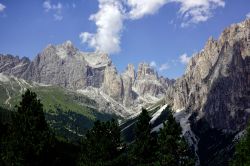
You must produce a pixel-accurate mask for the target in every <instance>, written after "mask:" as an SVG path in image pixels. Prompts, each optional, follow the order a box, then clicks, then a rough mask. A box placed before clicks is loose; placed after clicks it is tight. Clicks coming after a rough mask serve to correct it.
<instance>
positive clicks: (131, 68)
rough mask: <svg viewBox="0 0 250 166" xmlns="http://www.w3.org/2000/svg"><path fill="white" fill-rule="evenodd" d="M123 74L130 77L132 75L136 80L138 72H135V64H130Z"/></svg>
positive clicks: (133, 79)
mask: <svg viewBox="0 0 250 166" xmlns="http://www.w3.org/2000/svg"><path fill="white" fill-rule="evenodd" d="M123 75H126V76H128V77H130V78H131V79H132V82H134V81H135V78H136V74H135V67H134V65H133V64H128V66H127V68H126V70H125V72H124V74H123Z"/></svg>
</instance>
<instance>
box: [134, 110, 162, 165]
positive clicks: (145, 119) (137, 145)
mask: <svg viewBox="0 0 250 166" xmlns="http://www.w3.org/2000/svg"><path fill="white" fill-rule="evenodd" d="M150 119H151V117H150V116H149V114H148V111H147V110H146V109H142V112H141V114H140V115H139V117H138V120H137V122H136V128H135V136H136V138H135V141H134V142H133V144H132V145H131V147H130V150H129V159H130V164H131V165H152V164H153V162H154V160H155V151H156V148H157V147H156V145H157V142H156V141H157V140H156V138H155V137H154V136H153V135H152V134H151V124H150Z"/></svg>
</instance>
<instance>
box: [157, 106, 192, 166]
mask: <svg viewBox="0 0 250 166" xmlns="http://www.w3.org/2000/svg"><path fill="white" fill-rule="evenodd" d="M165 111H168V119H167V121H166V122H165V123H164V127H163V128H162V129H160V133H159V137H158V144H159V149H158V152H157V157H158V161H157V162H156V163H155V165H157V166H192V165H194V160H193V156H192V155H191V154H192V153H191V152H190V150H189V148H188V145H187V143H186V142H185V140H184V138H183V137H181V131H182V129H181V126H180V125H179V124H178V123H177V122H176V121H175V118H174V116H173V114H172V111H171V110H170V108H169V107H167V108H166V110H165Z"/></svg>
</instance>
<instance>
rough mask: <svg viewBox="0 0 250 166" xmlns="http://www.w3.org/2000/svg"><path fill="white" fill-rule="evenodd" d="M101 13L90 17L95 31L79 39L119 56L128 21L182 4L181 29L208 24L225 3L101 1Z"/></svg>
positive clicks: (201, 0)
mask: <svg viewBox="0 0 250 166" xmlns="http://www.w3.org/2000/svg"><path fill="white" fill-rule="evenodd" d="M98 2H99V10H98V12H97V13H95V14H93V15H91V16H90V17H89V20H90V21H93V22H95V24H96V27H97V29H96V32H95V33H90V32H82V33H81V34H80V35H79V36H80V39H81V40H82V43H86V44H87V45H88V46H89V47H90V48H94V49H95V50H96V51H102V52H106V53H110V54H114V53H118V52H119V51H120V50H121V48H120V43H121V34H122V30H123V25H124V21H125V20H137V19H141V18H143V17H145V16H147V15H153V14H155V13H156V12H158V11H159V9H160V8H161V7H163V6H164V5H167V4H169V3H177V4H179V7H180V9H179V11H178V13H179V14H180V15H181V18H182V24H181V26H182V27H187V26H189V25H190V24H198V23H200V22H205V21H207V20H208V19H209V18H211V17H212V16H213V10H214V9H216V8H218V7H224V6H225V2H224V0H98Z"/></svg>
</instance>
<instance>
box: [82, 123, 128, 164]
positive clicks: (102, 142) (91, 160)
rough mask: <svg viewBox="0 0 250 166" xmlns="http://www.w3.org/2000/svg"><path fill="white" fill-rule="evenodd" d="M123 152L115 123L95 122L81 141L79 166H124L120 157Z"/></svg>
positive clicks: (118, 130)
mask: <svg viewBox="0 0 250 166" xmlns="http://www.w3.org/2000/svg"><path fill="white" fill-rule="evenodd" d="M122 150H123V146H122V143H121V134H120V128H119V126H118V123H117V121H115V120H114V119H112V120H111V121H107V122H100V121H96V122H95V123H94V127H93V128H92V129H90V130H89V131H88V132H87V134H86V136H85V138H84V139H83V141H82V150H81V154H80V160H79V163H78V164H79V165H81V166H89V165H91V166H105V165H107V166H116V165H118V164H119V165H123V164H124V165H125V161H124V160H123V159H122V157H121V156H120V155H121V153H122Z"/></svg>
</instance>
